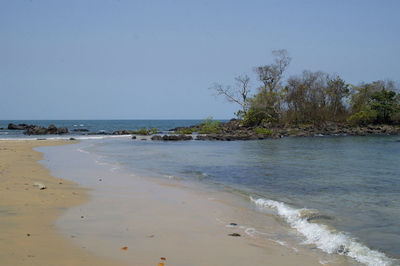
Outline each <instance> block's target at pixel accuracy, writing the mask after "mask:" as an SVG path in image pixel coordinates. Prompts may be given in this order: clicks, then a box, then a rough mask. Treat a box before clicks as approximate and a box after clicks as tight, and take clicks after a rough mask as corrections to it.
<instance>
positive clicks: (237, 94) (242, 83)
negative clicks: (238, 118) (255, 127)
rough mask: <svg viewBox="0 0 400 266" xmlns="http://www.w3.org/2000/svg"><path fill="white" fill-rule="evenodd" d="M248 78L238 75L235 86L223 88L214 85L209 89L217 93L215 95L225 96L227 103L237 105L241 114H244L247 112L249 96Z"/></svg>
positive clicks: (219, 85) (216, 84)
mask: <svg viewBox="0 0 400 266" xmlns="http://www.w3.org/2000/svg"><path fill="white" fill-rule="evenodd" d="M249 83H250V78H249V76H247V75H240V76H237V77H236V78H235V85H234V86H233V87H231V86H223V85H221V84H218V83H215V84H213V86H212V87H211V89H212V90H215V91H216V92H217V95H222V96H225V98H226V99H227V100H228V101H229V102H233V103H237V104H239V105H240V107H241V112H243V113H242V114H243V115H244V114H246V113H247V110H248V104H249V102H248V100H249V94H250V88H249Z"/></svg>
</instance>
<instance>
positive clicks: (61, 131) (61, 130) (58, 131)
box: [56, 127, 68, 134]
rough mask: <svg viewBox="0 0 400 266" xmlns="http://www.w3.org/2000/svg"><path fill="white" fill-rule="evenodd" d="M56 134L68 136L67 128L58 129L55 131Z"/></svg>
mask: <svg viewBox="0 0 400 266" xmlns="http://www.w3.org/2000/svg"><path fill="white" fill-rule="evenodd" d="M56 134H68V128H66V127H59V128H58V129H57V133H56Z"/></svg>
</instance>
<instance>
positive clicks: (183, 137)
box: [151, 135, 193, 141]
mask: <svg viewBox="0 0 400 266" xmlns="http://www.w3.org/2000/svg"><path fill="white" fill-rule="evenodd" d="M192 139H193V137H192V136H190V135H164V136H160V135H154V136H152V137H151V140H163V141H181V140H192Z"/></svg>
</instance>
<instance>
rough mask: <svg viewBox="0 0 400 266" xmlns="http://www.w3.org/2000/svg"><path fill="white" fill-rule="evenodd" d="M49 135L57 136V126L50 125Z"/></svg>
mask: <svg viewBox="0 0 400 266" xmlns="http://www.w3.org/2000/svg"><path fill="white" fill-rule="evenodd" d="M47 133H48V134H57V128H56V126H55V125H50V126H49V127H48V128H47Z"/></svg>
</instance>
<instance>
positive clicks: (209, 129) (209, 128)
mask: <svg viewBox="0 0 400 266" xmlns="http://www.w3.org/2000/svg"><path fill="white" fill-rule="evenodd" d="M218 124H219V121H214V120H212V117H208V118H206V119H204V120H203V122H202V123H201V124H200V129H199V133H200V134H212V133H220V132H221V131H222V129H221V127H220V126H219V125H218Z"/></svg>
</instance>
